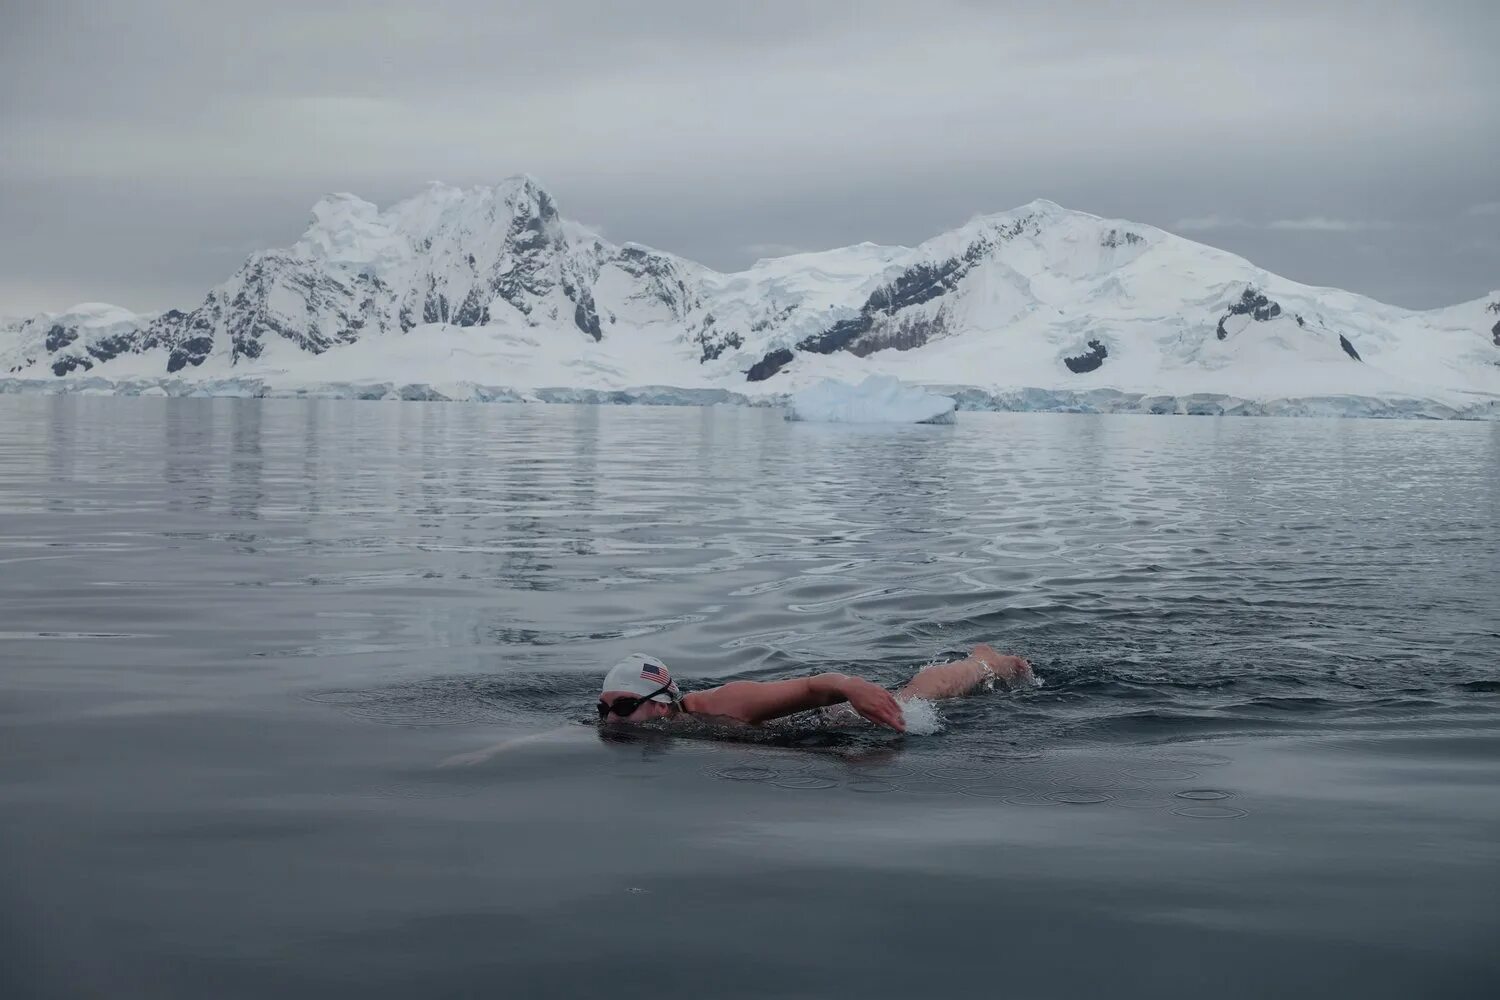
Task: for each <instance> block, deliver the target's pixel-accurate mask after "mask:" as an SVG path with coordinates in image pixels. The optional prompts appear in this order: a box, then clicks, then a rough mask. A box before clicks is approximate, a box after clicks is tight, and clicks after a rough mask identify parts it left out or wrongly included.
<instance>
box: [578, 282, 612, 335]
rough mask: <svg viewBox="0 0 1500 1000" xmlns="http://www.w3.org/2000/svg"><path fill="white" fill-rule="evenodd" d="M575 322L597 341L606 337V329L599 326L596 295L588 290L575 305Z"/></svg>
mask: <svg viewBox="0 0 1500 1000" xmlns="http://www.w3.org/2000/svg"><path fill="white" fill-rule="evenodd" d="M573 323H574V325H575V326H577V327H578V329H580V330H582V331H583V332H584V333H586V334H588V335H589V336H590V337H593V338H594V340H595V341H596V342H597V341H600V340H603V339H604V331H603V330H601V329H600V328H599V313H598V312H596V311H595V309H594V297H593V296H592V295H590V294H589V293H588V292H584V293H582V294H581V295H580V296H579V297H578V304H577V305H576V306H574V307H573Z"/></svg>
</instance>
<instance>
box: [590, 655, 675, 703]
mask: <svg viewBox="0 0 1500 1000" xmlns="http://www.w3.org/2000/svg"><path fill="white" fill-rule="evenodd" d="M662 688H666V689H667V690H666V691H663V692H662V693H661V694H657V695H656V696H655V697H654V698H652V699H651V700H652V701H659V702H661V703H662V704H664V705H670V704H672V703H673V702H674V701H677V700H678V699H679V698H681V697H682V694H681V692H679V691H678V690H677V682H676V681H674V680H672V674H671V672H670V671H669V670H667V665H666V664H665V663H663V662H661V661H660V660H658V659H657V658H656V657H654V656H647V655H646V654H645V653H631V654H630V655H629V656H627V657H625V659H623V660H621V661H620V662H619V663H616V664H615V665H614V666H612V667H610V668H609V673H607V674H605V675H604V686H603V687H602V688H600V691H601V692H603V691H629V692H630V693H631V694H634V695H640V696H642V697H644V696H645V695H648V694H653V693H655V692H657V691H661V689H662Z"/></svg>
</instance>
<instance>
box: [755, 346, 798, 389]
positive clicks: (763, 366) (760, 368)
mask: <svg viewBox="0 0 1500 1000" xmlns="http://www.w3.org/2000/svg"><path fill="white" fill-rule="evenodd" d="M792 356H793V355H792V352H791V351H789V350H787V349H786V348H784V347H783V348H782V349H781V350H779V351H772V352H771V353H770V354H767V355H766V356H765V357H763V358H761V359H760V360H759V361H757V362H756V363H755V364H753V365H751V366H750V370H749V371H748V372H746V373H745V381H747V382H764V381H765V380H766V379H768V378H770V377H771V376H772V375H775V374H776V373H777V372H779V371H781V369H783V368H785V367H786V366H787V365H788V364H790V363H791V360H792Z"/></svg>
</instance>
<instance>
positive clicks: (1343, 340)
mask: <svg viewBox="0 0 1500 1000" xmlns="http://www.w3.org/2000/svg"><path fill="white" fill-rule="evenodd" d="M1339 346H1340V347H1342V348H1343V349H1344V353H1345V354H1347V355H1349V357H1351V358H1353V359H1354V360H1355V361H1363V360H1364V359H1363V358H1361V357H1360V356H1359V352H1358V351H1356V350H1355V349H1354V345H1353V344H1351V343H1349V338H1348V337H1346V336H1344V335H1343V334H1342V333H1341V334H1339Z"/></svg>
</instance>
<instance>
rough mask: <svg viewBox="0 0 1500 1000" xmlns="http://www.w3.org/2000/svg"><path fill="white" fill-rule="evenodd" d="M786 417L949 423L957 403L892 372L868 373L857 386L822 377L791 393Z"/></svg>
mask: <svg viewBox="0 0 1500 1000" xmlns="http://www.w3.org/2000/svg"><path fill="white" fill-rule="evenodd" d="M788 406H789V409H788V411H787V419H788V420H806V421H810V422H816V423H835V424H951V423H953V414H954V411H955V410H956V409H957V406H958V404H957V403H955V402H954V401H953V399H952V398H950V397H948V396H939V395H937V394H935V393H931V392H927V391H926V390H923V389H918V388H915V387H913V386H907V385H903V384H902V383H901V380H900V379H898V378H896V377H895V376H893V375H871V376H869V377H868V378H866V379H865V380H864V381H863V382H861V383H859V384H858V385H851V384H850V383H848V382H840V381H838V380H837V379H824V380H822V381H821V382H818V383H817V384H815V385H813V386H810V387H808V388H806V389H803V390H801V391H799V392H794V393H792V395H791V398H790V399H789V400H788Z"/></svg>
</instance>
